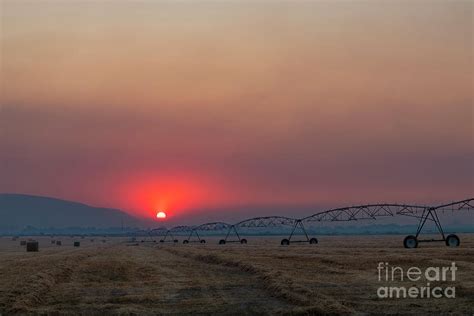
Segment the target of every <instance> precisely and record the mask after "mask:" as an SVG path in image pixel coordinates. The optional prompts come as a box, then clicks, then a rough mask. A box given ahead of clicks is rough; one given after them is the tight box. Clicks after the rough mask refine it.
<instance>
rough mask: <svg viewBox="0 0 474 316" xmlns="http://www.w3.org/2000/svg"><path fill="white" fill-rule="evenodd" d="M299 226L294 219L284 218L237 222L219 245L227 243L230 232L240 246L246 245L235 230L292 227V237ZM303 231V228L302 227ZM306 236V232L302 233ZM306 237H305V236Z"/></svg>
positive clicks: (250, 219) (260, 218) (262, 218)
mask: <svg viewBox="0 0 474 316" xmlns="http://www.w3.org/2000/svg"><path fill="white" fill-rule="evenodd" d="M298 225H299V223H298V220H297V219H295V218H290V217H285V216H262V217H254V218H249V219H246V220H243V221H240V222H238V223H237V224H234V225H232V227H231V228H229V231H228V233H227V236H226V238H225V239H224V240H221V241H220V242H219V243H222V244H225V243H226V242H227V237H228V236H229V234H230V232H231V230H233V231H234V233H235V234H236V235H237V238H238V241H236V242H240V243H241V244H246V243H247V239H245V238H240V236H239V233H238V231H237V228H261V227H284V226H289V227H293V231H292V233H291V234H292V235H293V233H294V231H295V229H296V227H297V226H298ZM303 230H304V227H303ZM304 232H305V234H306V231H304ZM306 236H307V235H306Z"/></svg>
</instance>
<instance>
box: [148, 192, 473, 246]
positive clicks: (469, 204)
mask: <svg viewBox="0 0 474 316" xmlns="http://www.w3.org/2000/svg"><path fill="white" fill-rule="evenodd" d="M460 210H470V211H472V210H474V198H471V199H466V200H462V201H457V202H452V203H448V204H443V205H439V206H435V207H432V206H420V205H407V204H367V205H358V206H350V207H343V208H336V209H330V210H326V211H322V212H318V213H315V214H313V215H310V216H307V217H303V218H300V219H297V218H290V217H285V216H264V217H254V218H249V219H245V220H243V221H240V222H238V223H236V224H228V223H224V222H212V223H205V224H201V225H198V226H176V227H173V228H171V229H166V228H157V229H153V230H150V231H140V232H139V235H140V234H141V235H142V236H146V237H148V238H150V239H153V237H154V236H160V237H161V239H160V242H162V243H164V242H172V243H177V242H178V240H177V239H175V237H174V236H175V235H176V234H181V235H182V234H186V236H187V238H186V239H184V240H183V244H189V243H206V241H205V240H204V239H203V238H202V235H200V233H201V234H202V233H203V232H211V231H212V232H214V233H219V232H222V234H225V237H224V239H221V240H219V244H221V245H223V244H226V243H241V244H246V243H247V239H245V238H241V235H240V234H239V229H251V228H274V227H288V228H289V229H290V230H291V232H290V235H289V236H288V238H284V239H282V240H281V245H290V243H309V244H317V243H318V240H317V239H316V238H314V237H310V236H309V235H308V232H307V230H306V228H305V225H311V224H312V223H314V222H349V221H359V220H376V219H377V217H390V216H391V217H394V216H397V215H403V216H410V217H414V218H417V219H418V220H419V223H418V228H417V230H416V233H415V235H409V236H407V237H405V239H404V241H403V245H404V246H405V248H417V247H418V243H420V242H444V243H445V244H446V245H447V246H449V247H457V246H459V244H460V239H459V237H458V236H457V235H455V234H450V235H447V236H446V235H445V233H444V230H443V227H442V225H441V221H440V220H439V217H438V212H439V211H443V212H444V211H460ZM427 221H431V222H433V223H434V224H435V226H436V228H437V230H438V232H439V234H440V238H438V239H419V236H420V234H421V232H422V230H423V228H424V227H425V224H426V222H427ZM297 230H299V231H300V232H302V235H303V237H304V238H303V239H299V240H295V239H294V237H295V232H296V231H297ZM193 237H194V238H193ZM142 241H143V240H142Z"/></svg>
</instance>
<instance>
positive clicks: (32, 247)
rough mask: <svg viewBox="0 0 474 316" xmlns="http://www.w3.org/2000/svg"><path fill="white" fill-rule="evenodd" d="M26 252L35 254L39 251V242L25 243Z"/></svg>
mask: <svg viewBox="0 0 474 316" xmlns="http://www.w3.org/2000/svg"><path fill="white" fill-rule="evenodd" d="M26 251H27V252H37V251H39V242H37V241H29V242H27V243H26Z"/></svg>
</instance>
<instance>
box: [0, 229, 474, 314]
mask: <svg viewBox="0 0 474 316" xmlns="http://www.w3.org/2000/svg"><path fill="white" fill-rule="evenodd" d="M461 238H462V244H461V247H459V248H456V249H452V248H448V247H446V246H444V245H443V244H440V243H429V244H422V245H421V246H420V248H418V249H404V248H402V247H401V240H402V239H403V237H402V236H370V237H368V236H367V237H351V236H347V237H321V238H320V243H319V244H318V245H308V244H298V245H291V246H289V247H283V246H279V245H278V244H279V239H278V238H261V237H260V238H256V237H254V238H251V237H249V238H248V240H249V244H247V245H240V244H226V245H217V244H216V243H217V241H216V240H214V239H211V240H208V243H206V244H189V245H182V244H164V245H162V244H159V243H156V244H155V243H138V244H133V243H132V244H131V243H127V242H126V239H123V238H107V243H101V242H98V241H96V242H90V241H89V240H83V241H82V242H81V247H79V248H73V247H72V242H73V240H72V239H71V240H69V239H70V238H66V237H65V238H62V240H63V245H62V246H59V247H58V246H55V245H52V244H51V242H50V239H49V238H46V237H43V238H39V241H40V252H38V253H27V252H26V251H25V249H24V247H21V246H20V245H19V241H12V240H11V239H7V238H2V239H1V240H0V251H1V252H0V278H1V280H2V282H1V283H0V313H1V314H6V315H9V314H14V313H17V314H28V313H34V314H76V313H81V314H140V315H147V314H155V315H156V314H191V313H193V314H219V315H222V314H252V315H254V314H277V313H280V314H374V315H376V314H382V313H384V314H385V313H388V314H413V315H420V314H440V313H441V314H472V313H473V312H474V273H472V272H473V271H474V262H473V259H472V258H473V257H474V256H473V254H474V236H472V235H462V236H461ZM453 261H454V262H456V265H457V266H458V271H457V275H456V281H455V282H454V283H453V285H454V286H456V296H457V297H456V298H455V299H449V298H440V299H434V298H431V299H420V298H418V299H380V298H378V297H377V288H378V287H379V286H381V285H384V284H381V283H380V282H378V272H377V265H378V263H379V262H388V263H389V264H390V265H392V266H395V265H396V266H401V267H403V268H405V269H407V268H409V267H412V266H416V267H419V268H426V267H429V266H448V265H450V264H451V262H453ZM423 283H426V282H419V284H417V282H411V283H410V282H408V283H407V282H405V283H403V284H402V285H405V286H412V285H423ZM390 285H391V286H396V284H390Z"/></svg>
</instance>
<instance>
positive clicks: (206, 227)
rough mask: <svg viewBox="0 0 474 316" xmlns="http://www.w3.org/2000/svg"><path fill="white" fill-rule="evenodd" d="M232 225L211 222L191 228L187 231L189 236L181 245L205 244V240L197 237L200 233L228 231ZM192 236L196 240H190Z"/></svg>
mask: <svg viewBox="0 0 474 316" xmlns="http://www.w3.org/2000/svg"><path fill="white" fill-rule="evenodd" d="M231 226H232V225H231V224H228V223H224V222H211V223H205V224H201V225H199V226H195V227H192V228H191V229H190V230H189V235H188V238H187V239H185V240H183V244H188V243H201V244H205V243H206V240H205V239H203V238H201V236H200V235H199V232H200V231H224V230H226V229H229V228H230V227H231ZM193 236H195V237H196V238H197V240H196V239H192V238H193Z"/></svg>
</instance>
